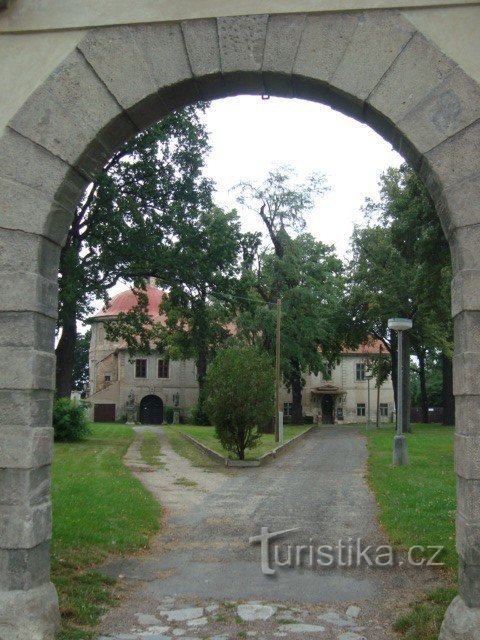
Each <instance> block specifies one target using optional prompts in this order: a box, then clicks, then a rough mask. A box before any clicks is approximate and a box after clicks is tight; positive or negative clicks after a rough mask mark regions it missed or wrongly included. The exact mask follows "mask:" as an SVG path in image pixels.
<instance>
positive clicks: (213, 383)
mask: <svg viewBox="0 0 480 640" xmlns="http://www.w3.org/2000/svg"><path fill="white" fill-rule="evenodd" d="M274 380H275V374H274V370H273V367H272V363H271V360H270V358H269V356H268V354H267V353H265V352H263V353H261V352H259V351H258V350H257V349H255V348H254V347H250V346H245V345H236V346H232V347H229V348H227V349H224V350H222V351H220V352H219V353H218V354H217V356H216V358H215V360H214V361H213V362H212V363H211V364H210V366H209V368H208V373H207V386H206V388H207V401H206V410H207V412H208V415H209V416H210V419H211V421H212V423H213V424H214V425H215V431H216V434H217V437H218V439H219V440H220V442H221V443H222V446H223V447H224V448H225V449H226V450H227V451H229V452H230V453H232V454H234V455H235V456H237V457H238V458H239V459H240V460H244V459H245V451H246V450H248V449H252V448H253V447H255V445H256V444H257V442H258V440H259V438H260V437H261V433H260V431H259V426H261V425H262V424H263V423H264V422H267V421H268V420H269V419H270V418H271V417H272V415H273V397H274Z"/></svg>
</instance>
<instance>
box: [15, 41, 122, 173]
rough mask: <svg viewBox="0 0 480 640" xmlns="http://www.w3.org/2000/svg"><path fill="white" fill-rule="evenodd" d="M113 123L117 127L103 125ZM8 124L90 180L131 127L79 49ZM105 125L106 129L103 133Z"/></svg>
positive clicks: (58, 68)
mask: <svg viewBox="0 0 480 640" xmlns="http://www.w3.org/2000/svg"><path fill="white" fill-rule="evenodd" d="M112 121H114V122H115V130H114V131H113V129H108V130H107V129H106V127H107V125H108V124H109V123H112ZM10 126H11V128H13V129H14V130H15V131H18V132H19V133H21V134H22V135H23V136H25V137H26V138H29V139H30V140H33V141H34V142H36V143H37V144H39V145H40V146H42V147H44V148H45V149H48V150H49V151H50V152H51V153H53V154H54V155H56V156H58V157H60V158H61V159H62V160H64V161H65V162H67V163H69V164H70V165H76V166H78V168H79V170H80V171H81V172H82V174H83V175H85V177H87V178H92V177H93V176H94V175H95V174H96V172H97V171H98V169H99V167H101V166H102V164H104V163H105V162H106V161H107V160H108V158H109V156H110V155H111V152H112V145H114V144H116V143H118V142H119V140H121V139H123V140H125V139H127V138H128V137H129V135H132V134H133V133H134V132H135V127H134V126H133V125H132V123H131V121H129V120H128V118H127V117H126V116H125V114H124V113H123V112H122V110H121V108H120V106H119V105H118V104H117V102H116V101H115V99H114V98H113V96H112V95H111V94H110V93H109V92H108V90H107V88H106V87H105V85H104V84H103V83H102V82H101V80H100V79H99V78H98V76H96V75H95V73H94V71H93V70H92V68H91V66H90V65H89V64H88V63H87V62H86V60H85V59H84V57H83V56H82V55H81V54H80V52H79V51H77V50H75V51H73V52H72V53H71V54H70V55H69V56H68V57H67V58H66V59H65V60H64V61H63V62H62V64H61V65H60V66H59V67H57V69H56V70H55V71H54V72H53V73H52V74H51V75H50V77H49V78H48V79H47V80H46V81H45V82H44V83H43V84H42V85H41V86H40V87H39V88H38V89H37V90H36V91H35V92H34V93H33V94H32V95H31V96H30V98H29V99H28V100H27V101H26V102H25V103H24V105H23V106H22V108H21V109H20V110H19V111H18V112H17V114H16V115H15V116H14V118H13V119H12V121H11V123H10ZM104 129H105V131H104Z"/></svg>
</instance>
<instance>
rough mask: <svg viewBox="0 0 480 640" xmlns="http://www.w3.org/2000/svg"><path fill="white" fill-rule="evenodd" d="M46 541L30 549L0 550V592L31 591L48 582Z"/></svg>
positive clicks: (48, 562)
mask: <svg viewBox="0 0 480 640" xmlns="http://www.w3.org/2000/svg"><path fill="white" fill-rule="evenodd" d="M49 569H50V545H49V543H48V541H46V542H42V543H41V544H39V545H37V546H36V547H33V548H32V549H2V548H0V590H2V589H4V590H9V591H15V590H17V589H24V590H25V589H32V588H35V587H38V586H40V585H42V584H45V582H47V581H48V577H49V576H48V573H49Z"/></svg>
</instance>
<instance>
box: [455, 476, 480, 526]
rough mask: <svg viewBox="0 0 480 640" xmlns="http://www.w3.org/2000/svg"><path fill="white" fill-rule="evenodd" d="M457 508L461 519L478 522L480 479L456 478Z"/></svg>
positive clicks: (479, 521) (479, 518) (479, 512)
mask: <svg viewBox="0 0 480 640" xmlns="http://www.w3.org/2000/svg"><path fill="white" fill-rule="evenodd" d="M457 509H458V514H459V516H460V517H461V518H462V519H463V520H465V521H467V522H477V523H480V480H466V479H465V478H461V477H459V478H458V482H457Z"/></svg>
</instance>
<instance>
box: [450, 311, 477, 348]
mask: <svg viewBox="0 0 480 640" xmlns="http://www.w3.org/2000/svg"><path fill="white" fill-rule="evenodd" d="M454 343H455V349H456V351H457V352H458V353H463V352H467V351H471V352H474V353H478V354H479V358H480V311H465V312H464V313H460V314H459V315H458V316H457V317H456V318H455V322H454Z"/></svg>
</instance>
